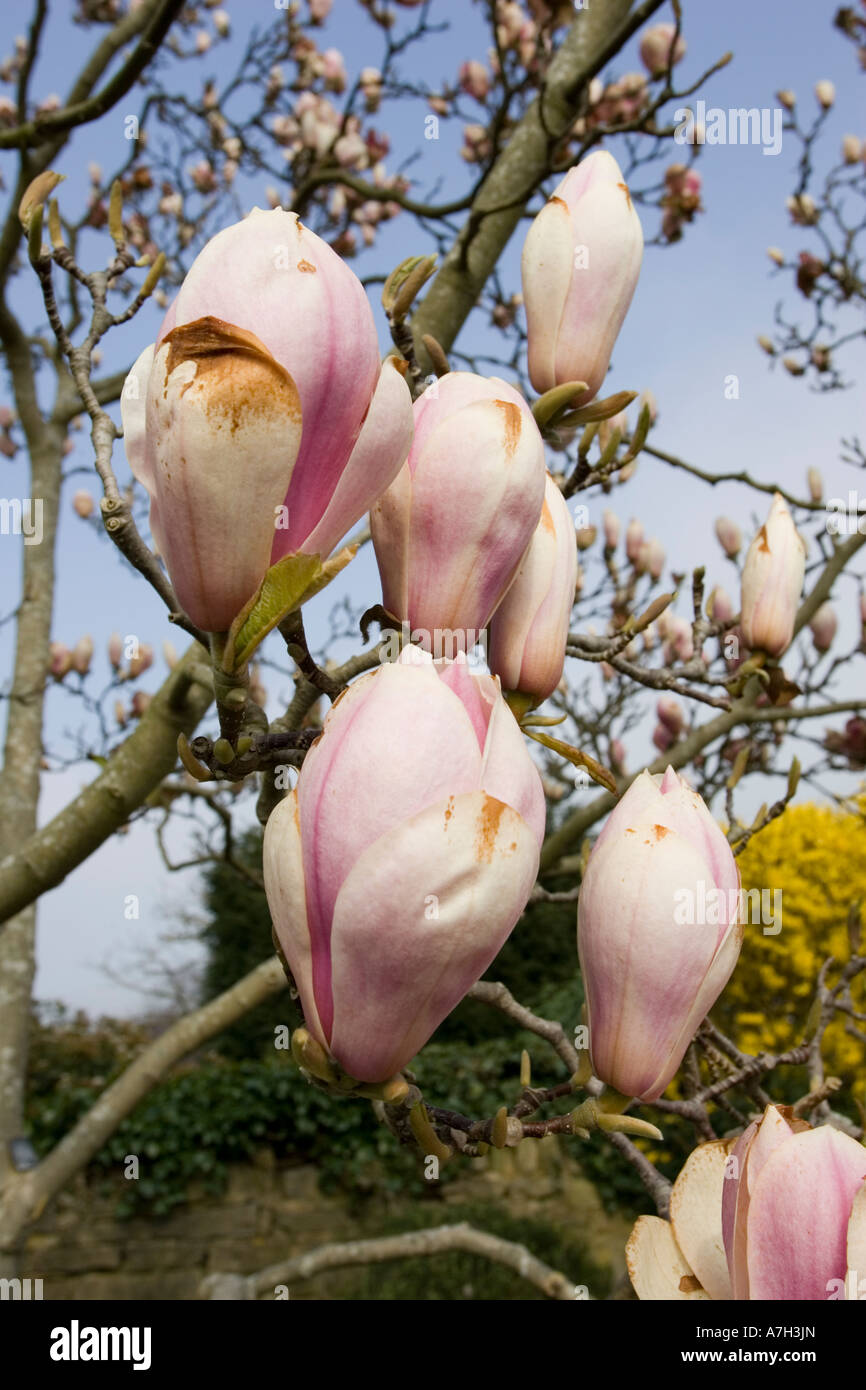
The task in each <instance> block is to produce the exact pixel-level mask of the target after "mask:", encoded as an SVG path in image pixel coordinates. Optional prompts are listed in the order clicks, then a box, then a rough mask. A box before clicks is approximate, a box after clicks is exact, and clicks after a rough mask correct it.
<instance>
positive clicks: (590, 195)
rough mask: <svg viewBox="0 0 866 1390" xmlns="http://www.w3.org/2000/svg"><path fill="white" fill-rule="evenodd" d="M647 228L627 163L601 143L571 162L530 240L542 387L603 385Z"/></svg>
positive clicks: (592, 391) (531, 319)
mask: <svg viewBox="0 0 866 1390" xmlns="http://www.w3.org/2000/svg"><path fill="white" fill-rule="evenodd" d="M642 254H643V233H642V231H641V225H640V221H639V219H638V216H637V213H636V212H635V210H634V207H633V206H632V201H631V197H630V196H629V191H628V188H627V187H626V185H625V181H624V180H623V176H622V171H621V170H620V167H619V165H618V164H617V162H616V160H615V159H614V158H613V156H612V155H610V154H608V153H607V151H605V150H599V151H596V153H594V154H591V155H589V156H588V157H587V158H586V159H584V160H582V161H581V162H580V164H579V165H577V166H576V167H575V168H573V169H570V170H569V172H568V173H567V174H566V176H565V178H564V179H563V180H562V181H561V183H560V184H558V186H557V188H556V189H555V191H554V193H553V196H552V197H551V198H550V199H549V200H548V202H547V203H546V204H545V206H544V207H543V208H542V210H541V212H540V213H539V214H538V216H537V217H536V219H535V221H534V222H533V224H532V226H531V227H530V229H529V232H528V233H527V236H526V241H525V243H524V246H523V259H522V271H523V297H524V301H525V305H526V323H527V329H528V334H529V375H530V379H531V381H532V384H533V386H534V387H535V389H536V391H539V392H544V391H549V390H550V389H551V388H552V387H554V386H559V385H563V384H564V383H566V382H569V381H585V382H586V383H587V385H588V387H589V390H588V391H587V392H586V393H585V394H584V395H583V396H582V397H581V398H580V400H579V402H578V403H579V404H581V405H584V404H586V403H587V402H588V401H590V400H592V398H593V396H595V395H596V393H597V392H598V390H599V387H600V386H601V384H602V381H603V380H604V377H605V373H606V372H607V368H608V363H609V362H610V355H611V352H612V351H613V345H614V343H615V342H616V338H617V334H618V333H619V330H620V328H621V326H622V322H623V319H624V318H625V315H626V312H627V310H628V306H629V304H630V303H631V299H632V295H633V294H634V290H635V286H636V284H637V279H638V274H639V273H640V264H641V257H642Z"/></svg>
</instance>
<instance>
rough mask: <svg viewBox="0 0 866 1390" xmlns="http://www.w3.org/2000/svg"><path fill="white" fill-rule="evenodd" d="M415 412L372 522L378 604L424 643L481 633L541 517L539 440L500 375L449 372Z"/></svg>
mask: <svg viewBox="0 0 866 1390" xmlns="http://www.w3.org/2000/svg"><path fill="white" fill-rule="evenodd" d="M414 417H415V436H414V440H413V442H412V447H411V450H410V452H409V457H408V459H407V461H406V463H405V464H404V465H403V468H402V469H401V471H400V473H399V474H398V476H397V478H396V479H395V480H394V482H393V483H392V484H391V486H390V487H389V488H388V489H387V491H385V492H384V493H383V494H382V496H381V497H380V498H379V500H378V502H376V504H375V505H374V506H373V507H372V509H371V512H370V530H371V532H372V536H373V546H374V548H375V551H376V560H377V562H378V565H379V574H380V576H381V579H382V602H383V603H384V605H385V607H386V608H387V610H388V611H389V613H393V614H394V616H395V617H397V618H399V619H400V620H401V621H402V620H405V621H407V622H409V623H410V625H411V626H412V627H413V628H417V629H421V630H423V631H424V632H425V633H426V634H427V636H426V638H425V639H424V641H423V644H424V646H425V649H426V650H429V649H430V641H431V638H432V639H433V640H435V635H436V633H437V632H439V633H441V632H442V631H454V632H462V633H464V634H465V633H467V632H468V631H472V632H474V633H480V632H481V631H482V630H483V629H484V628H485V627H486V626H487V623H488V622H489V620H490V618H491V616H492V614H493V613H494V611H495V610H496V607H497V605H498V604H499V603H500V602H501V600H502V598H503V596H504V595H505V593H506V591H507V589H508V586H509V585H510V584H511V581H512V580H513V578H514V576H515V574H516V572H517V567H518V565H519V564H520V561H521V559H522V557H523V552H524V551H525V550H526V547H527V545H528V544H529V542H530V540H531V538H532V533H533V532H534V530H535V528H536V526H537V524H538V520H539V517H540V515H541V506H542V502H543V500H544V486H545V468H544V445H543V443H542V439H541V434H540V433H539V430H538V426H537V425H536V423H535V420H534V418H533V415H532V412H531V411H530V409H529V407H528V406H527V404H526V402H525V401H524V399H523V397H522V396H521V395H520V394H519V392H517V391H515V390H514V388H513V387H511V386H509V385H507V383H506V382H504V381H501V380H500V379H499V378H498V377H490V378H489V379H488V378H484V377H480V376H475V375H474V374H473V373H472V372H450V373H448V374H447V375H446V376H443V377H440V378H439V380H438V381H436V382H434V384H433V385H432V386H430V387H428V389H427V390H426V391H425V392H424V393H423V395H422V396H420V397H419V399H418V400H417V401H416V402H415V406H414ZM570 530H571V533H572V537H573V528H571V527H570ZM472 645H474V641H473V642H470V643H469V644H468V647H471V646H472ZM468 647H464V648H463V650H468ZM447 654H448V655H453V652H448V653H447Z"/></svg>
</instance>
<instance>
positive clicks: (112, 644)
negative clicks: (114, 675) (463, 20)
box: [108, 632, 123, 671]
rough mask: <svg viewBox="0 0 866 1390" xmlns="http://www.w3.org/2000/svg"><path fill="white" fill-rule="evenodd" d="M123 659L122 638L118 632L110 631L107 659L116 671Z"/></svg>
mask: <svg viewBox="0 0 866 1390" xmlns="http://www.w3.org/2000/svg"><path fill="white" fill-rule="evenodd" d="M122 660H123V640H122V638H121V636H120V633H119V632H112V634H111V636H110V637H109V639H108V661H109V664H110V665H111V667H112V669H113V670H115V671H117V670H119V668H120V663H121V661H122Z"/></svg>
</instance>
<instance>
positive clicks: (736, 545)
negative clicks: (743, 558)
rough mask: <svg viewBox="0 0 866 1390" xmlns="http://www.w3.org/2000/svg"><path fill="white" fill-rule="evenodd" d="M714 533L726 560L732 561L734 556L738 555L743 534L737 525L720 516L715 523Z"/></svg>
mask: <svg viewBox="0 0 866 1390" xmlns="http://www.w3.org/2000/svg"><path fill="white" fill-rule="evenodd" d="M715 531H716V540H717V541H718V542H719V545H720V546H721V547H722V550H723V551H724V552H725V554H726V555H727V556H728V558H729V559H730V560H732V559H733V558H734V556H735V555H739V553H740V547H741V546H742V544H743V533H742V531H741V530H740V528H739V526H738V525H737V523H736V522H735V521H731V520H730V518H729V517H726V516H720V517H719V518H718V519H717V521H716V526H715Z"/></svg>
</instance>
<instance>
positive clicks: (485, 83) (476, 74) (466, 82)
mask: <svg viewBox="0 0 866 1390" xmlns="http://www.w3.org/2000/svg"><path fill="white" fill-rule="evenodd" d="M460 86H461V88H462V90H463V91H464V92H466V94H467V96H471V97H475V99H476V100H477V101H484V100H485V99H486V97H487V94H488V92H489V91H490V74H489V73H488V71H487V69H486V67H485V66H484V64H483V63H479V62H477V61H476V60H475V59H474V58H473V59H472V60H471V61H469V62H466V63H462V64H461V66H460Z"/></svg>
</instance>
